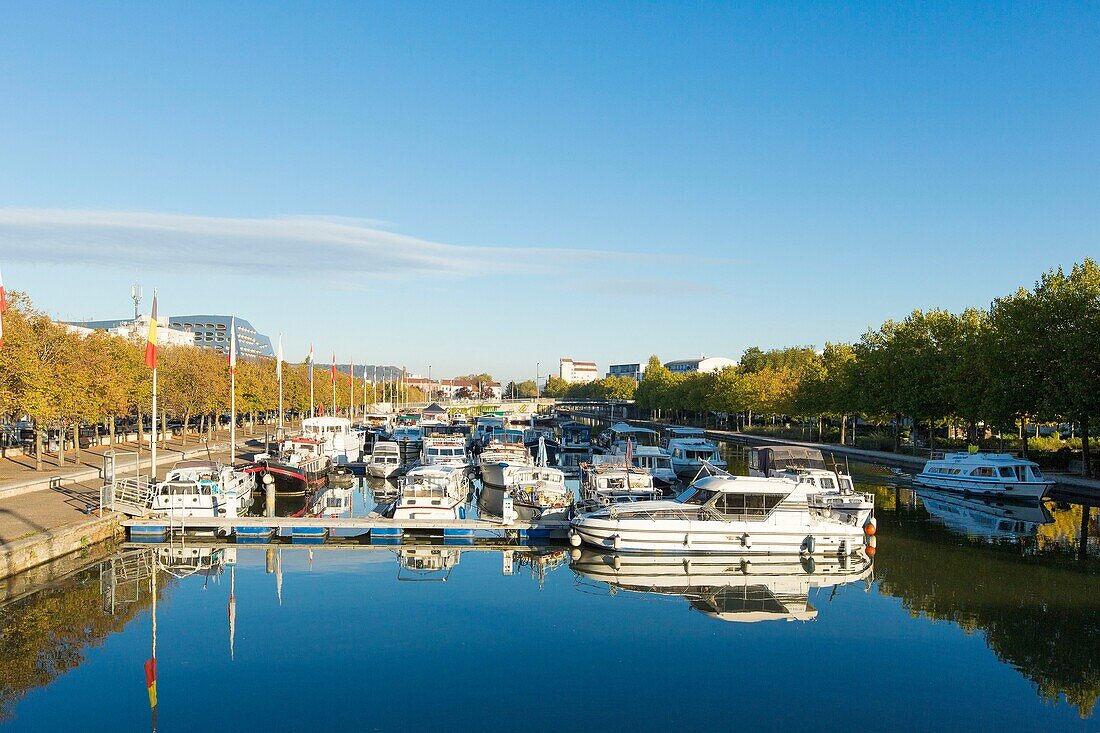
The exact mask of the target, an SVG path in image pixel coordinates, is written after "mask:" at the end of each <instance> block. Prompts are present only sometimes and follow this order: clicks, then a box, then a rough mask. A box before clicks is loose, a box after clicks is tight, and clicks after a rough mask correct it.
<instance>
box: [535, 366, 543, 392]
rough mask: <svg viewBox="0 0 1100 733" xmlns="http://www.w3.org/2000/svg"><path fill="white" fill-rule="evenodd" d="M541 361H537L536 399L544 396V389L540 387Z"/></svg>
mask: <svg viewBox="0 0 1100 733" xmlns="http://www.w3.org/2000/svg"><path fill="white" fill-rule="evenodd" d="M539 366H540V365H539V363H538V362H537V361H536V362H535V399H536V400H537V399H538V398H539V397H542V389H541V388H540V387H539Z"/></svg>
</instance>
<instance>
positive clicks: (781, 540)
mask: <svg viewBox="0 0 1100 733" xmlns="http://www.w3.org/2000/svg"><path fill="white" fill-rule="evenodd" d="M836 496H839V494H838V493H837V492H818V491H817V489H816V487H814V486H813V485H811V484H808V483H798V482H796V481H793V480H791V479H788V478H763V477H756V476H732V475H730V474H728V473H723V474H719V475H712V476H705V477H702V478H699V479H697V480H696V481H695V482H693V483H692V485H691V486H690V487H688V489H687V490H685V491H684V493H682V494H681V495H680V496H678V497H677V498H676V499H674V500H662V501H639V502H633V503H630V504H613V505H611V506H607V507H604V508H602V509H599V510H597V511H594V512H590V513H587V514H581V515H579V516H577V517H576V518H574V519H573V521H572V532H571V534H570V542H571V543H572V544H573V545H574V546H578V545H580V544H581V543H582V542H583V543H584V544H588V545H592V546H595V547H602V548H608V549H614V550H617V551H619V550H621V551H623V552H656V553H681V554H685V553H687V554H690V553H701V552H702V553H705V552H725V553H728V552H738V553H741V554H765V555H766V554H770V553H794V554H798V553H805V554H807V555H830V554H840V555H852V554H854V553H856V552H858V551H859V550H861V549H862V548H863V547H864V545H865V544H870V542H869V538H870V536H871V535H873V534H874V532H875V529H874V523H873V521H872V517H871V514H872V511H873V508H874V504H873V498H872V497H871V496H870V495H861V499H862V502H861V504H860V505H858V506H857V507H856V508H854V509H851V510H849V509H847V508H845V507H841V508H839V509H837V508H834V507H833V506H832V505H831V503H830V500H831V499H832V498H833V497H836Z"/></svg>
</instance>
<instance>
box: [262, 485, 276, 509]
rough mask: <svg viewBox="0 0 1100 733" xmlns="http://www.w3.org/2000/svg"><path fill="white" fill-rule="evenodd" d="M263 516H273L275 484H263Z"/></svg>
mask: <svg viewBox="0 0 1100 733" xmlns="http://www.w3.org/2000/svg"><path fill="white" fill-rule="evenodd" d="M264 516H265V517H274V516H275V482H274V481H273V482H271V483H270V484H264Z"/></svg>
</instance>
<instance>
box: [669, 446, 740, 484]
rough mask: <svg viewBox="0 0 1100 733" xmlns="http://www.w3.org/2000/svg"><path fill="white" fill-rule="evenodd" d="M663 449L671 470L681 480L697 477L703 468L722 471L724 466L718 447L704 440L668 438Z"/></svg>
mask: <svg viewBox="0 0 1100 733" xmlns="http://www.w3.org/2000/svg"><path fill="white" fill-rule="evenodd" d="M665 449H666V450H667V451H668V454H669V458H670V459H671V461H672V470H673V471H675V472H676V475H677V476H680V477H682V478H686V479H691V478H693V477H695V476H697V475H698V474H699V472H700V471H702V470H703V468H704V466H717V467H719V468H723V469H724V468H725V466H726V462H725V461H723V460H722V454H721V453H720V452H719V451H718V446H717V445H715V444H714V443H712V442H711V441H709V440H707V439H706V438H670V439H669V441H668V445H667V446H665Z"/></svg>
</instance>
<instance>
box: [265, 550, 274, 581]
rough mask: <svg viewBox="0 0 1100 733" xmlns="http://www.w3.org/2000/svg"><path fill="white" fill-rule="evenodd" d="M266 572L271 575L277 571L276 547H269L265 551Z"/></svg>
mask: <svg viewBox="0 0 1100 733" xmlns="http://www.w3.org/2000/svg"><path fill="white" fill-rule="evenodd" d="M264 560H265V563H264V572H265V573H267V574H268V575H271V574H272V573H274V572H275V548H274V547H268V548H267V552H266V553H265V558H264Z"/></svg>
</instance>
